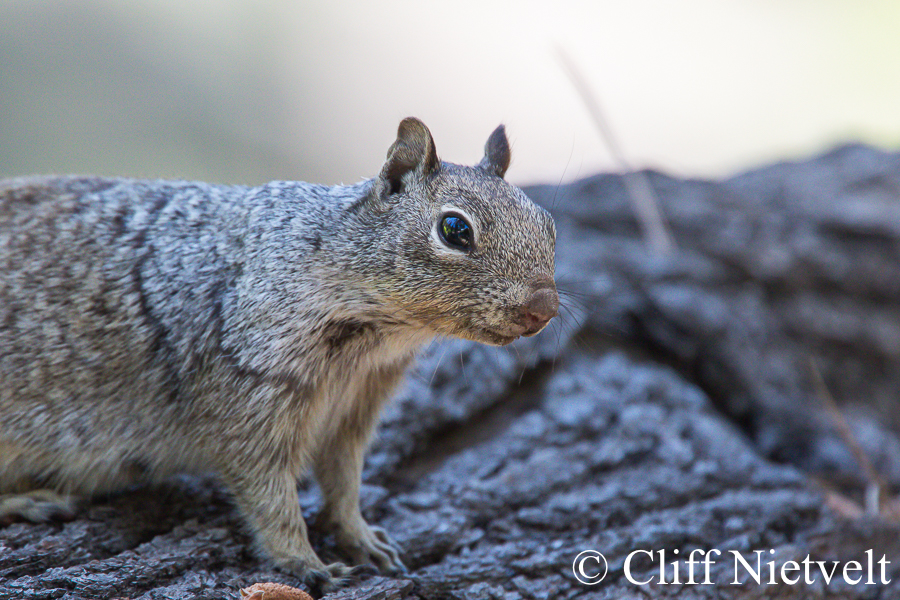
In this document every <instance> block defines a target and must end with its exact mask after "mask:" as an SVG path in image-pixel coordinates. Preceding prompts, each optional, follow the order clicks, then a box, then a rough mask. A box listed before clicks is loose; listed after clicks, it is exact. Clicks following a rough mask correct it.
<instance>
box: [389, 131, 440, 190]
mask: <svg viewBox="0 0 900 600" xmlns="http://www.w3.org/2000/svg"><path fill="white" fill-rule="evenodd" d="M440 164H441V163H440V161H438V157H437V151H436V150H435V148H434V139H433V138H432V137H431V132H430V131H428V128H427V127H425V123H423V122H422V121H420V120H419V119H416V118H415V117H407V118H405V119H403V120H402V121H400V127H399V128H398V129H397V139H396V141H395V142H394V143H393V144H391V147H390V148H389V149H388V153H387V161H386V162H385V163H384V167H382V168H381V180H382V181H383V182H384V184H385V188H384V190H385V192H386V194H396V193H397V192H400V191H402V190H403V188H405V187H406V186H407V185H409V183H410V182H412V181H422V180H424V179H425V178H426V177H427V176H428V175H430V174H432V173H434V172H435V171H437V170H438V168H440Z"/></svg>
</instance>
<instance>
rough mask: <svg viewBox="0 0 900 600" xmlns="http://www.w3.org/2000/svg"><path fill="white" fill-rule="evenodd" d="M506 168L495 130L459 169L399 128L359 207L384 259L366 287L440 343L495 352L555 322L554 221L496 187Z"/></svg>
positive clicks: (420, 131)
mask: <svg viewBox="0 0 900 600" xmlns="http://www.w3.org/2000/svg"><path fill="white" fill-rule="evenodd" d="M509 161H510V151H509V142H508V141H507V139H506V133H505V130H504V128H503V126H502V125H501V126H499V127H497V129H496V130H494V132H493V133H492V134H491V136H490V137H489V138H488V141H487V144H486V145H485V156H484V158H483V159H482V160H481V162H480V163H478V164H477V165H476V166H474V167H464V166H460V165H455V164H451V163H446V162H441V161H440V160H438V157H437V153H436V151H435V145H434V139H433V138H432V137H431V133H430V132H429V131H428V128H427V127H426V126H425V124H424V123H422V122H421V121H419V120H418V119H414V118H407V119H404V120H403V121H402V122H401V123H400V127H399V130H398V133H397V140H396V141H395V142H394V143H393V145H392V146H391V147H390V149H389V150H388V156H387V161H386V162H385V164H384V167H383V168H382V170H381V173H380V175H379V176H378V178H377V179H376V180H375V184H374V186H373V187H372V188H371V192H370V195H369V197H368V198H367V199H366V200H365V206H366V208H365V209H364V212H366V213H368V215H369V217H371V218H372V219H373V221H377V223H378V230H377V231H376V232H372V233H373V235H377V236H378V246H379V250H388V251H389V252H388V253H389V258H388V260H387V261H386V262H381V261H379V262H380V263H381V264H379V265H378V267H377V269H376V270H377V271H378V273H377V274H376V273H373V274H372V275H373V279H372V280H371V282H372V284H373V285H375V286H376V288H377V289H378V292H379V295H380V296H382V298H384V299H385V300H388V301H389V303H390V304H391V305H393V306H395V307H397V308H398V309H399V310H400V311H402V313H404V314H405V315H409V316H412V317H413V318H415V319H416V320H418V321H419V322H421V323H423V324H425V325H427V326H428V327H430V328H431V329H433V330H434V331H436V332H437V333H439V334H441V335H454V336H458V337H462V338H466V339H470V340H475V341H478V342H483V343H487V344H492V345H503V344H508V343H510V342H512V341H513V340H515V339H516V338H518V337H520V336H530V335H534V334H536V333H537V332H539V331H540V330H541V329H543V328H544V327H545V326H546V325H547V323H548V322H549V321H550V319H552V318H553V317H554V316H556V314H557V310H558V308H559V296H558V295H557V291H556V285H555V283H554V280H553V271H554V245H555V241H556V228H555V226H554V223H553V218H552V217H551V216H550V215H549V213H547V212H546V211H545V210H544V209H542V208H540V207H539V206H537V205H536V204H534V203H533V202H532V201H531V200H529V199H528V197H526V196H525V194H524V193H523V192H522V190H520V189H518V188H517V187H515V186H513V185H510V184H509V183H507V182H506V181H505V180H504V179H503V175H504V174H505V173H506V169H507V167H509ZM364 220H365V221H369V219H368V218H365V219H364ZM369 222H372V221H369ZM373 266H374V265H373Z"/></svg>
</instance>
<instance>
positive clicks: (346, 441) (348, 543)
mask: <svg viewBox="0 0 900 600" xmlns="http://www.w3.org/2000/svg"><path fill="white" fill-rule="evenodd" d="M404 366H405V365H398V366H397V367H396V371H395V372H389V373H386V372H384V371H380V372H377V373H374V374H371V375H370V376H369V377H368V378H367V380H366V381H365V383H364V385H362V386H360V395H359V396H358V397H357V398H356V399H355V401H354V403H353V406H352V408H351V410H350V411H349V412H348V413H347V414H346V415H345V416H344V417H343V419H342V420H341V422H340V423H339V424H338V426H337V427H333V428H331V430H330V431H329V432H327V435H326V436H325V438H324V439H323V440H322V443H321V444H320V445H319V447H318V450H317V453H316V460H315V461H314V463H313V464H314V467H313V469H314V472H315V475H316V479H317V480H318V482H319V487H320V488H321V489H322V496H323V500H324V502H323V507H322V511H321V512H320V513H319V516H318V518H317V519H316V526H317V528H321V529H322V530H323V531H330V532H333V533H334V535H335V541H336V543H337V545H338V547H339V548H340V549H341V550H342V551H343V552H345V553H346V554H347V555H348V556H349V558H350V559H351V561H352V562H353V563H354V564H374V565H375V566H377V567H378V568H379V570H381V571H382V572H385V573H402V572H405V571H406V567H405V566H404V565H403V562H402V561H401V560H400V555H399V552H398V546H397V544H396V543H395V542H394V541H393V540H392V539H391V538H390V537H389V536H388V534H387V533H386V532H385V531H384V530H383V529H381V528H380V527H372V526H370V525H369V524H368V523H366V521H365V519H363V516H362V513H361V512H360V509H359V487H360V481H361V478H362V468H363V459H364V455H365V451H366V447H367V446H368V443H369V439H370V437H371V434H372V430H373V429H374V427H375V424H376V422H377V420H378V415H379V414H380V412H381V407H382V404H383V403H384V401H385V400H386V398H387V396H388V394H389V393H390V392H391V391H392V390H393V388H394V386H395V384H396V382H397V381H398V380H399V378H400V377H401V376H402V374H403V367H404Z"/></svg>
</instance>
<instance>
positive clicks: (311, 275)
mask: <svg viewBox="0 0 900 600" xmlns="http://www.w3.org/2000/svg"><path fill="white" fill-rule="evenodd" d="M509 161H510V150H509V143H508V141H507V138H506V134H505V131H504V128H503V126H502V125H501V126H500V127H498V128H497V129H496V130H495V131H494V132H493V133H492V134H491V136H490V138H489V139H488V141H487V144H486V145H485V156H484V158H483V159H482V161H481V162H480V163H479V164H478V165H476V166H475V167H465V166H460V165H456V164H452V163H447V162H441V161H440V160H439V159H438V157H437V154H436V151H435V145H434V140H433V139H432V136H431V133H430V132H429V130H428V128H427V127H425V125H424V124H423V123H422V122H421V121H419V120H417V119H413V118H408V119H404V120H403V121H402V122H401V123H400V127H399V130H398V134H397V139H396V141H395V142H394V143H393V145H391V147H390V149H389V150H388V155H387V160H386V162H385V163H384V166H383V168H382V169H381V172H380V174H379V175H378V176H377V177H375V178H373V179H370V180H367V181H363V182H361V183H358V184H356V185H350V186H334V187H328V186H323V185H314V184H309V183H302V182H284V181H278V182H272V183H269V184H266V185H262V186H259V187H240V186H224V185H209V184H205V183H195V182H180V181H179V182H174V181H138V180H127V179H102V178H77V177H53V178H22V179H11V180H6V181H0V493H2V494H4V495H3V496H0V517H2V516H7V517H8V516H10V515H12V514H14V513H15V514H17V515H20V516H25V517H26V518H31V519H33V520H41V519H45V518H50V517H52V516H54V514H53V513H55V512H59V511H66V510H69V509H70V508H71V505H70V504H69V503H68V502H69V497H70V495H73V494H74V495H85V496H90V495H92V494H97V493H105V492H110V491H114V490H118V489H122V488H123V487H125V486H128V485H130V484H133V483H136V482H146V481H150V482H152V481H158V480H160V479H161V478H164V477H166V476H168V475H170V474H172V473H175V472H183V471H209V470H212V471H215V472H216V473H217V474H218V475H219V476H220V477H221V479H222V481H223V482H224V483H225V485H226V486H227V487H228V489H229V491H230V492H231V493H232V494H233V496H234V499H235V502H236V504H237V506H238V508H239V510H240V511H241V513H242V515H243V516H244V518H245V520H246V522H247V523H248V524H249V526H250V528H251V530H252V532H253V534H254V540H255V542H256V544H257V545H258V547H259V549H260V550H261V551H262V553H263V554H264V555H265V556H267V557H269V558H270V559H271V560H273V561H274V563H275V565H276V566H277V567H279V568H281V569H283V570H286V571H288V572H290V573H292V574H295V575H296V576H298V577H300V578H301V579H302V580H304V581H305V582H306V583H307V584H309V585H312V586H314V587H317V588H319V589H329V588H331V587H334V586H335V585H338V584H339V583H340V581H341V580H342V579H343V578H346V577H348V576H350V575H352V574H353V573H354V570H353V569H351V568H350V567H348V566H345V565H343V564H341V563H334V564H331V565H327V566H326V565H325V564H324V563H323V562H322V561H321V560H320V559H319V558H318V556H316V553H315V552H314V551H313V549H312V547H311V546H310V543H309V541H308V537H307V531H306V525H305V523H304V521H303V516H302V514H301V511H300V507H299V504H298V501H297V488H296V486H297V480H298V477H300V476H301V475H302V474H303V473H304V472H305V471H306V470H307V469H311V470H312V471H313V473H314V474H315V476H316V479H317V480H318V482H319V484H320V486H321V490H322V496H323V508H322V510H321V513H320V515H319V520H320V522H321V524H322V525H323V527H325V528H328V530H329V531H333V532H334V534H335V540H336V542H337V544H338V546H339V548H340V549H341V550H342V553H344V554H345V555H346V556H347V557H348V558H349V559H350V560H351V561H352V562H353V563H355V564H364V563H373V564H375V565H376V566H377V567H379V568H380V569H382V570H384V571H388V572H392V571H397V570H402V569H403V564H402V562H401V560H400V557H399V555H398V552H397V548H396V546H395V544H394V543H393V542H392V541H391V539H390V538H389V537H388V536H387V534H386V533H385V532H384V531H383V530H381V529H379V528H377V527H370V526H369V525H368V524H367V523H366V522H365V520H364V519H363V517H362V515H361V514H360V509H359V486H360V474H361V471H362V464H363V455H364V452H365V449H366V446H367V444H368V441H369V438H370V435H371V433H372V430H373V428H374V425H375V423H376V421H377V417H378V415H379V413H380V410H381V408H382V406H383V405H384V402H385V400H386V399H387V397H388V396H389V395H390V393H391V391H392V390H393V389H394V387H395V385H396V384H397V383H398V381H399V380H400V378H401V376H402V375H403V373H404V371H405V369H406V367H407V365H408V364H409V362H410V360H411V358H412V357H413V354H414V353H415V351H416V350H417V349H418V348H419V347H420V346H422V345H423V344H424V343H425V342H427V341H429V340H431V339H433V338H434V337H435V336H458V337H462V338H466V339H469V340H475V341H478V342H483V343H487V344H492V345H503V344H508V343H509V342H512V341H513V340H515V339H516V338H518V337H519V336H529V335H534V334H536V333H537V332H539V331H540V330H541V329H543V328H544V326H545V325H546V324H547V323H548V321H550V319H552V318H553V317H554V316H555V315H556V313H557V309H558V305H559V297H558V295H557V291H556V287H555V284H554V279H553V276H554V244H555V237H556V232H555V227H554V223H553V219H552V218H551V217H550V215H549V214H548V213H547V212H546V211H544V210H543V209H541V208H539V207H538V206H537V205H535V204H534V203H532V202H531V201H530V200H529V199H528V198H527V197H526V196H525V194H524V193H523V192H522V191H521V190H519V189H518V188H516V187H514V186H512V185H510V184H509V183H507V182H506V181H505V180H504V179H503V176H504V174H505V172H506V169H507V167H508V166H509Z"/></svg>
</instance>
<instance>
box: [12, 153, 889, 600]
mask: <svg viewBox="0 0 900 600" xmlns="http://www.w3.org/2000/svg"><path fill="white" fill-rule="evenodd" d="M649 176H650V180H651V182H652V184H653V186H654V188H655V189H656V191H657V193H658V194H659V196H660V202H661V207H662V209H663V211H664V213H665V215H666V217H667V220H668V223H669V225H670V227H671V231H672V234H673V237H674V239H675V241H676V244H677V250H676V251H675V252H674V253H673V254H672V255H670V256H665V257H661V256H651V255H650V254H648V252H647V251H646V250H645V248H644V245H643V243H642V241H641V239H640V236H639V229H638V225H637V223H636V221H635V219H634V217H633V213H632V210H631V207H630V204H629V201H628V199H627V197H626V195H625V190H624V186H623V181H622V178H621V177H619V176H615V175H599V176H596V177H592V178H589V179H585V180H582V181H579V182H576V183H573V184H571V185H568V186H562V187H556V186H538V187H534V188H531V189H529V190H527V191H528V193H529V194H530V195H531V196H532V198H534V199H535V200H536V201H538V202H540V203H542V204H544V205H545V206H547V207H548V208H550V209H551V210H552V212H553V213H554V216H555V217H556V219H557V225H558V234H559V235H558V269H557V274H558V279H559V281H560V287H561V289H562V290H564V291H565V294H564V295H565V304H566V307H565V308H564V309H563V314H562V318H561V319H559V320H558V323H557V324H556V325H555V326H554V327H553V329H552V330H550V331H548V332H545V333H544V334H542V335H540V336H538V337H537V338H532V339H529V340H523V341H522V342H521V343H517V344H515V345H514V346H512V347H509V348H503V349H496V348H487V347H482V346H474V345H471V344H468V343H464V342H459V341H445V342H442V343H439V344H435V345H434V346H433V347H432V348H430V349H429V350H428V351H427V352H426V353H425V355H424V356H423V357H422V359H421V360H420V361H419V365H418V367H417V368H416V369H415V370H414V371H413V372H412V373H411V374H410V377H409V378H408V382H407V384H406V386H405V387H404V389H403V390H402V391H401V393H400V394H399V397H398V398H397V399H396V401H395V402H394V403H393V405H392V407H391V408H390V409H389V411H388V413H387V415H386V418H385V422H384V424H383V426H382V428H381V433H380V436H379V438H378V439H377V440H376V442H375V444H374V446H373V449H372V453H371V455H370V457H369V460H368V463H367V468H366V473H365V486H364V489H363V493H362V498H363V505H364V509H365V512H366V514H367V517H368V518H369V519H370V520H372V521H374V522H377V523H378V524H380V525H382V526H383V527H385V528H387V529H388V531H390V532H392V534H393V535H394V537H395V539H396V540H397V541H398V542H399V544H400V545H401V546H402V547H403V549H404V559H405V561H406V563H407V565H408V566H409V567H410V573H409V575H408V576H405V577H402V578H397V579H390V578H382V577H372V578H369V579H367V580H364V581H362V582H360V583H359V584H358V585H356V586H353V587H350V588H348V589H345V590H342V591H340V592H338V593H335V594H332V595H330V596H328V597H329V598H332V599H334V600H337V599H343V600H350V599H356V600H374V599H382V600H389V599H390V600H392V599H396V600H401V599H406V600H413V599H421V600H425V599H447V598H453V599H461V600H462V599H466V600H468V599H471V600H475V599H495V600H518V599H545V598H546V599H550V598H553V599H556V598H651V597H652V598H656V597H669V596H678V597H679V598H742V599H743V598H826V597H827V598H848V599H856V598H858V599H863V598H865V599H891V598H900V524H898V519H897V517H896V515H895V514H894V515H892V514H891V513H890V512H889V511H888V510H887V509H884V510H883V511H882V514H880V515H877V514H870V515H868V516H867V515H865V514H856V513H857V510H856V509H857V507H858V506H860V505H862V503H863V490H864V489H866V488H868V489H869V490H872V489H874V487H873V476H872V474H871V473H869V474H867V473H866V472H865V470H864V469H863V468H861V466H860V465H859V464H858V462H857V459H856V458H855V457H854V454H853V452H852V451H851V450H850V448H849V445H848V443H847V436H846V434H841V433H840V427H839V426H838V423H839V422H840V419H839V415H843V416H844V417H845V418H846V420H847V422H848V423H849V425H848V428H849V429H850V430H851V431H852V432H853V433H854V434H855V439H857V440H858V442H859V445H860V446H861V447H862V448H863V451H864V452H865V453H866V455H867V456H868V457H870V460H871V462H872V467H871V469H870V470H872V471H875V472H877V477H878V478H880V480H881V484H882V487H881V491H882V492H885V498H884V499H883V500H884V503H883V504H884V505H885V506H887V505H888V503H889V501H890V500H891V498H890V493H891V492H893V493H896V492H897V489H898V487H900V411H898V410H897V405H898V400H897V398H898V396H900V310H898V307H897V300H898V298H900V155H897V154H886V153H882V152H880V151H876V150H873V149H869V148H864V147H858V146H849V147H845V148H841V149H838V150H835V151H833V152H831V153H829V154H827V155H825V156H822V157H820V158H817V159H815V160H811V161H809V162H806V163H802V164H781V165H776V166H773V167H768V168H764V169H760V170H758V171H753V172H750V173H747V174H744V175H741V176H738V177H735V178H733V179H730V180H727V181H723V182H709V181H683V180H677V179H673V178H670V177H666V176H664V175H660V174H656V173H651V174H649ZM815 372H818V373H820V374H821V376H822V378H823V380H824V383H825V389H827V392H825V391H823V388H822V387H821V386H819V387H817V386H816V385H815V381H816V379H815V377H816V375H815ZM826 396H833V397H834V399H835V400H836V402H837V405H838V406H839V407H840V408H839V409H834V408H828V405H827V404H826V402H825V400H826ZM299 497H300V502H301V503H302V505H303V507H304V510H305V512H306V513H307V514H308V515H309V516H312V515H314V513H315V511H316V508H317V496H316V491H315V489H313V487H312V486H307V487H304V488H302V489H301V490H300V494H299ZM859 512H860V513H861V512H862V511H861V510H860V511H859ZM313 538H314V539H313V543H314V545H315V546H316V547H317V548H318V549H319V550H320V551H321V553H322V554H323V555H324V556H325V557H326V558H338V557H337V556H335V555H334V553H333V550H332V549H331V540H330V539H329V537H328V535H327V532H316V531H314V532H313ZM247 544H248V537H247V536H246V534H245V533H243V532H242V531H241V524H240V520H239V519H238V518H237V516H236V515H235V513H234V511H233V509H232V507H231V505H230V503H229V500H228V498H227V496H226V494H225V493H224V492H223V491H222V489H221V488H220V487H219V486H218V485H217V484H216V482H215V481H214V480H213V479H211V478H202V477H187V476H185V477H179V478H176V479H173V480H172V481H171V482H169V483H167V484H166V485H164V486H159V487H153V488H143V489H137V490H131V491H129V492H127V493H124V494H121V495H118V496H115V497H111V498H99V499H96V500H95V501H94V502H93V503H91V504H90V505H89V506H87V507H86V508H85V509H84V510H83V511H82V513H81V514H80V515H79V516H78V517H77V518H76V519H75V520H73V521H70V522H67V523H51V524H41V525H32V524H26V523H14V524H11V525H9V526H7V527H5V528H2V529H0V599H6V598H34V599H39V598H40V599H43V598H71V599H76V598H77V599H81V598H84V599H95V598H141V599H157V598H159V599H162V598H171V599H182V598H237V597H238V594H237V591H238V589H239V588H241V587H246V586H248V585H250V584H252V583H256V582H262V581H277V582H282V583H288V584H290V583H294V582H292V581H291V579H290V578H289V577H286V576H284V575H282V574H280V573H277V572H275V571H272V570H270V569H269V568H267V567H266V565H265V564H264V563H261V562H259V561H258V560H256V559H255V558H254V557H253V555H252V554H251V552H250V551H249V549H248V545H247ZM589 549H593V550H597V551H600V552H602V553H603V554H604V556H605V558H606V559H607V561H608V574H607V576H606V578H605V579H604V580H603V581H601V582H600V583H598V584H596V585H593V586H588V585H585V584H582V583H579V582H578V581H577V580H576V579H575V577H574V575H573V570H572V565H573V560H574V559H575V557H576V555H578V553H579V552H581V551H582V550H589ZM698 549H699V550H704V551H709V550H713V549H715V550H719V551H721V553H722V555H721V556H719V557H717V562H715V563H714V564H712V565H711V566H710V581H712V584H711V585H684V584H681V585H678V584H669V583H665V584H661V583H660V578H659V563H660V561H659V560H658V554H654V555H653V558H654V560H653V561H651V560H650V557H649V556H648V555H647V554H640V555H637V556H636V557H635V558H634V559H633V560H632V561H631V562H630V563H627V562H626V559H627V557H628V555H629V553H632V552H633V551H635V550H648V551H654V552H658V551H660V550H664V551H665V552H666V562H667V563H672V562H673V561H675V560H678V559H679V558H681V557H684V556H686V555H688V554H689V553H690V552H691V551H692V550H698ZM866 550H872V551H873V552H872V555H873V556H874V559H875V560H876V561H877V560H878V558H880V557H882V556H884V557H885V558H886V559H887V560H889V561H891V562H890V564H888V565H886V566H885V573H884V575H885V578H887V579H891V582H890V583H887V584H882V583H875V584H869V585H866V584H864V583H860V584H858V585H853V584H851V583H850V582H849V581H846V580H844V579H843V577H842V575H841V573H840V572H838V573H837V574H836V575H835V577H834V579H833V580H832V581H831V583H830V584H827V585H826V583H825V578H824V576H823V575H822V574H821V572H819V571H817V570H816V569H817V567H816V566H815V565H814V566H813V571H812V576H813V577H814V578H815V579H816V580H815V582H814V583H812V584H810V585H806V584H803V583H801V584H798V585H788V584H780V585H765V581H766V578H767V577H768V570H767V569H768V567H767V566H766V564H767V563H768V562H770V561H771V562H773V564H775V565H776V566H777V567H779V568H780V566H781V565H782V564H784V562H785V561H788V560H794V561H798V562H799V561H802V560H803V559H804V558H806V557H807V556H809V557H810V558H809V559H810V560H812V561H817V560H826V561H832V560H840V561H848V560H855V561H860V562H865V560H866V558H867V555H866V553H865V552H866ZM676 551H677V552H678V554H676ZM728 551H735V552H737V553H739V554H740V555H741V556H743V557H745V558H746V559H747V560H748V561H750V562H751V564H752V565H753V566H755V560H756V555H755V554H754V551H762V564H763V567H764V569H765V572H764V573H763V578H764V579H763V585H758V584H757V583H756V582H755V581H753V580H752V578H750V577H749V575H748V573H747V571H746V570H741V571H739V575H740V576H739V577H738V580H739V582H738V584H733V583H732V582H733V581H734V580H735V567H734V564H735V560H734V559H732V555H730V554H729V553H728ZM588 564H589V565H590V564H591V563H588ZM626 564H627V566H628V567H629V568H630V571H629V573H630V575H631V578H632V579H637V580H642V581H643V580H648V579H650V578H651V577H655V578H656V579H655V580H654V581H653V582H652V583H650V584H648V585H643V586H638V585H635V584H633V583H631V582H630V581H629V580H628V577H626V572H625V567H626ZM831 564H832V563H830V562H828V563H826V567H828V568H829V569H830V568H831ZM788 565H790V563H788ZM863 567H864V570H863V571H862V572H861V573H862V575H863V576H864V580H863V581H865V577H867V572H866V570H865V569H866V567H865V565H863ZM679 568H680V580H681V581H682V582H684V581H685V580H686V579H687V577H688V571H687V568H688V567H687V563H685V562H684V561H682V562H681V563H679ZM801 568H802V563H801ZM588 571H591V569H588ZM779 572H780V571H779ZM800 573H801V575H802V571H801V572H800ZM788 574H789V576H792V577H793V576H796V574H797V572H792V571H789V572H788ZM855 575H857V573H855V572H852V571H851V572H850V576H851V577H853V576H855ZM874 576H875V579H876V581H878V580H879V578H880V576H881V573H880V572H879V566H878V565H877V564H876V565H875V572H874ZM665 577H666V581H672V577H673V568H672V567H671V566H670V567H669V569H667V571H666V572H665ZM704 577H705V574H704V572H703V566H702V564H701V565H699V566H698V567H696V571H695V578H694V580H695V581H697V582H700V581H703V580H704Z"/></svg>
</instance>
